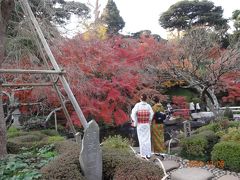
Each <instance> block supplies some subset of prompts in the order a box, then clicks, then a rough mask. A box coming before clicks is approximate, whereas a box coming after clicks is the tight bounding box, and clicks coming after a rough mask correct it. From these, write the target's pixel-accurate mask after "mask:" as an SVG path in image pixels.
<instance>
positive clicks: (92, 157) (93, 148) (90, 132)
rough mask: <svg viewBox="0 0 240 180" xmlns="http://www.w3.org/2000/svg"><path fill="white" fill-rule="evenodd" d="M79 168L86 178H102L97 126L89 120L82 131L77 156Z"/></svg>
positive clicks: (91, 179) (99, 179)
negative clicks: (79, 150)
mask: <svg viewBox="0 0 240 180" xmlns="http://www.w3.org/2000/svg"><path fill="white" fill-rule="evenodd" d="M79 161H80V165H81V168H82V170H83V172H84V176H85V177H86V178H87V180H102V150H101V148H100V141H99V127H98V124H97V123H96V121H94V120H91V121H90V122H89V123H88V127H87V128H86V129H85V131H84V136H83V140H82V149H81V152H80V157H79Z"/></svg>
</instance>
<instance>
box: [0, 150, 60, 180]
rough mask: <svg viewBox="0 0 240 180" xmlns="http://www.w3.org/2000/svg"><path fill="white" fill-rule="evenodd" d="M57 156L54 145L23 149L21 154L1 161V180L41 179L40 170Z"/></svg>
mask: <svg viewBox="0 0 240 180" xmlns="http://www.w3.org/2000/svg"><path fill="white" fill-rule="evenodd" d="M56 155H57V152H56V151H54V145H46V146H43V147H42V148H31V149H27V148H23V149H22V153H21V154H17V155H9V156H8V157H7V158H6V159H4V160H3V161H0V167H1V170H0V180H5V179H17V180H25V179H27V180H28V179H29V180H31V179H39V178H40V177H41V174H40V173H39V172H38V170H39V169H40V168H41V167H42V166H44V165H46V164H47V163H48V162H49V161H50V160H51V159H52V158H53V157H55V156H56Z"/></svg>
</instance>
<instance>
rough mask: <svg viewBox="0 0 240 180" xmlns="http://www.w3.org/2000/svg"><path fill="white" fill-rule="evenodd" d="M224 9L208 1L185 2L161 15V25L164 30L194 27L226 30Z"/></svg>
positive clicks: (186, 0)
mask: <svg viewBox="0 0 240 180" xmlns="http://www.w3.org/2000/svg"><path fill="white" fill-rule="evenodd" d="M222 15H223V9H222V7H221V6H215V5H214V3H213V2H211V1H208V0H202V1H199V0H194V1H188V0H183V1H180V2H177V3H176V4H174V5H172V6H170V8H169V9H168V10H167V11H165V12H164V13H162V14H161V16H160V18H159V23H160V25H161V26H162V27H163V28H166V29H170V30H174V29H177V30H178V31H180V30H186V29H189V28H191V27H193V26H207V27H214V28H215V29H220V28H223V27H224V28H226V27H227V20H226V19H224V18H223V17H222Z"/></svg>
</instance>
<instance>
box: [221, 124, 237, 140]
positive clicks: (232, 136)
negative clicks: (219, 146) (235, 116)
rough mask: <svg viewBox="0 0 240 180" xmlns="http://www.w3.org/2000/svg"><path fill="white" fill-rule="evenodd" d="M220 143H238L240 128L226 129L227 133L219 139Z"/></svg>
mask: <svg viewBox="0 0 240 180" xmlns="http://www.w3.org/2000/svg"><path fill="white" fill-rule="evenodd" d="M221 141H235V142H239V143H240V127H238V128H236V127H233V128H228V130H227V133H226V134H224V135H223V136H222V137H221Z"/></svg>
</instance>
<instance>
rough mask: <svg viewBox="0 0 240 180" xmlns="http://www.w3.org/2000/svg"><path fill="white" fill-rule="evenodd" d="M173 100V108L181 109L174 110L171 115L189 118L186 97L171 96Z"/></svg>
mask: <svg viewBox="0 0 240 180" xmlns="http://www.w3.org/2000/svg"><path fill="white" fill-rule="evenodd" d="M172 102H173V108H174V109H181V110H176V111H175V112H174V113H173V115H174V116H180V117H182V118H184V119H189V107H188V103H187V100H186V97H184V96H173V97H172Z"/></svg>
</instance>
